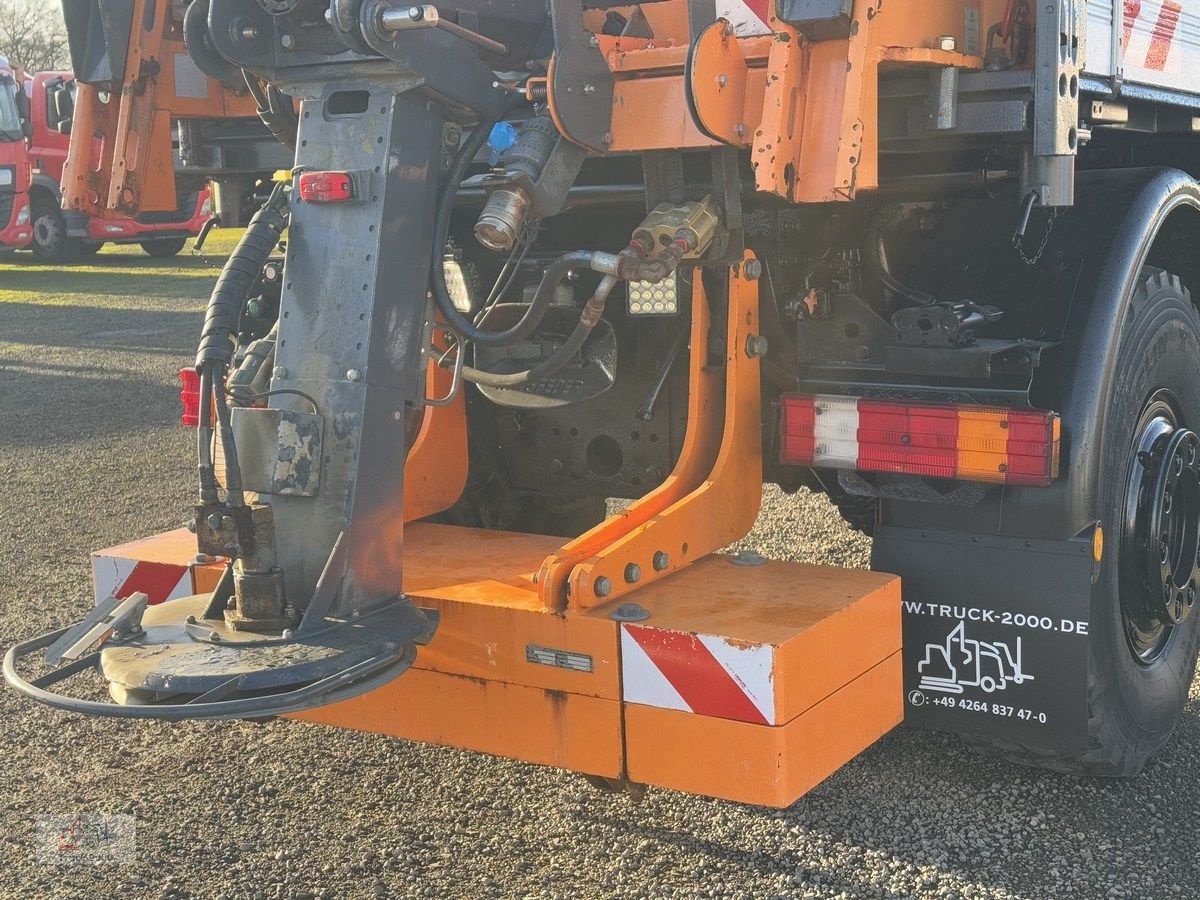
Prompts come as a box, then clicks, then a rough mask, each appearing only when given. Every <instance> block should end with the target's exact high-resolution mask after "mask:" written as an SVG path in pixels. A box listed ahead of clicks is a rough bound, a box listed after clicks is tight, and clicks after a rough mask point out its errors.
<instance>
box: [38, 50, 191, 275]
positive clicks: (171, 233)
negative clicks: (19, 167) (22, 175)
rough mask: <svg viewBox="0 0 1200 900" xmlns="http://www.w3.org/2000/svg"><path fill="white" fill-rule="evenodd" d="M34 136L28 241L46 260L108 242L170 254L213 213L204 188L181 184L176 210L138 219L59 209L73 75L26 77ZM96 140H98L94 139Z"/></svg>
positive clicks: (94, 249) (72, 255) (89, 251)
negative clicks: (101, 216)
mask: <svg viewBox="0 0 1200 900" xmlns="http://www.w3.org/2000/svg"><path fill="white" fill-rule="evenodd" d="M25 91H26V95H27V97H28V100H29V107H30V122H31V125H32V137H31V138H30V147H29V157H30V163H31V164H32V167H33V172H32V179H31V184H30V187H29V199H30V208H31V212H30V214H29V215H30V217H31V219H32V222H31V225H32V242H31V243H30V245H29V249H30V250H32V251H33V253H34V255H35V256H37V257H38V258H39V259H41V260H44V261H48V262H49V261H64V260H69V259H74V258H76V257H79V256H91V255H93V254H95V253H96V252H98V251H99V250H100V248H101V247H103V246H104V245H105V244H107V243H114V244H138V245H140V246H141V247H142V249H143V250H145V251H146V252H147V253H148V254H150V255H151V256H155V257H169V256H174V255H175V254H177V253H178V252H179V251H180V250H182V249H183V247H184V245H185V244H186V243H187V239H188V238H190V237H195V236H196V235H198V234H199V233H200V231H201V229H202V228H203V227H204V224H205V223H206V222H207V221H208V220H209V218H211V216H212V201H211V199H210V197H209V191H208V188H207V187H206V186H203V184H201V185H200V186H199V187H198V188H197V186H196V185H182V184H181V185H180V187H179V190H178V193H177V194H176V197H177V203H176V206H175V208H174V209H170V210H166V211H163V212H152V213H145V214H143V215H139V216H137V217H119V218H112V219H101V218H98V217H95V216H89V215H87V214H85V213H83V212H78V211H74V210H63V209H62V208H61V207H62V181H63V166H64V165H65V164H66V161H67V153H68V150H69V148H70V144H71V128H72V123H73V119H74V113H75V94H76V84H75V76H74V75H72V74H71V73H70V72H40V73H38V74H37V75H34V76H33V77H32V78H29V79H27V80H26V81H25ZM95 143H98V141H97V142H95Z"/></svg>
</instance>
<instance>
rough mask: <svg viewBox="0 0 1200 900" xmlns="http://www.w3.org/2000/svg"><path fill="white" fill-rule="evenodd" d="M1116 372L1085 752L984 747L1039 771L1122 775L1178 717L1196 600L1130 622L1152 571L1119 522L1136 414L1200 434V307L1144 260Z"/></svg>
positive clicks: (1143, 601) (1197, 637)
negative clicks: (1145, 574)
mask: <svg viewBox="0 0 1200 900" xmlns="http://www.w3.org/2000/svg"><path fill="white" fill-rule="evenodd" d="M1114 371H1115V372H1116V373H1117V384H1116V387H1115V390H1114V396H1113V398H1112V402H1111V403H1110V404H1109V407H1108V414H1107V415H1106V417H1105V426H1104V433H1103V437H1102V464H1101V471H1102V472H1105V473H1109V474H1110V475H1111V477H1106V478H1105V479H1104V483H1103V485H1102V486H1101V501H1102V503H1101V509H1103V510H1104V519H1103V520H1102V524H1103V528H1104V534H1105V541H1104V544H1105V547H1106V549H1105V552H1104V557H1103V560H1102V562H1101V566H1100V575H1099V578H1098V579H1097V581H1096V584H1095V585H1094V587H1093V589H1092V599H1091V622H1090V625H1089V637H1088V640H1089V644H1088V749H1087V751H1086V752H1085V753H1084V754H1083V755H1082V756H1076V757H1066V756H1062V755H1060V754H1054V753H1050V752H1044V751H1031V750H1029V749H1028V748H1024V747H1019V746H1015V745H1011V744H1005V743H1003V742H991V743H989V744H987V745H984V746H987V748H988V749H991V750H994V751H999V752H1000V753H1001V755H1003V756H1005V757H1007V758H1009V759H1011V760H1013V761H1015V762H1020V763H1026V764H1030V765H1036V766H1040V767H1042V768H1048V769H1053V770H1056V771H1063V772H1070V773H1074V774H1082V775H1097V776H1107V777H1127V776H1132V775H1136V774H1138V773H1139V772H1140V771H1141V770H1142V769H1143V768H1144V767H1145V766H1146V764H1147V763H1148V762H1149V761H1150V760H1151V759H1153V757H1154V755H1155V754H1156V753H1158V752H1159V750H1161V749H1162V747H1163V745H1164V744H1165V743H1166V742H1167V739H1168V738H1169V737H1170V735H1171V732H1172V731H1173V730H1174V729H1175V726H1176V725H1178V723H1179V720H1180V718H1181V716H1182V714H1183V710H1184V706H1185V704H1186V702H1187V698H1188V688H1189V687H1190V685H1191V683H1192V678H1193V676H1194V675H1195V671H1196V655H1197V648H1198V646H1200V604H1197V608H1196V609H1195V610H1193V614H1192V615H1190V616H1188V617H1187V618H1185V619H1184V620H1183V621H1182V622H1181V623H1180V624H1176V625H1172V624H1171V623H1170V621H1169V620H1168V619H1166V618H1162V619H1160V620H1159V621H1158V624H1159V625H1161V626H1165V628H1164V629H1163V630H1160V631H1158V632H1155V631H1154V629H1153V628H1146V629H1145V631H1143V630H1142V626H1143V625H1147V624H1151V625H1152V623H1150V622H1148V621H1147V620H1143V619H1142V618H1141V614H1140V613H1139V614H1138V615H1137V617H1136V618H1137V619H1138V620H1139V623H1140V624H1139V625H1138V628H1137V629H1135V628H1134V627H1133V625H1134V624H1135V622H1134V621H1133V618H1131V610H1139V609H1143V607H1145V608H1149V607H1150V606H1151V605H1152V601H1151V595H1150V589H1149V586H1148V585H1149V583H1152V580H1151V582H1149V583H1148V582H1146V581H1144V580H1143V579H1142V576H1141V570H1139V568H1138V561H1139V560H1141V559H1144V558H1145V554H1146V550H1145V547H1146V544H1145V542H1144V541H1142V542H1140V543H1139V541H1138V540H1137V538H1136V535H1135V534H1131V533H1129V530H1128V529H1127V528H1126V527H1125V525H1124V524H1123V521H1122V520H1123V519H1125V518H1126V516H1125V512H1126V509H1127V502H1126V494H1127V492H1128V491H1129V486H1130V484H1131V483H1134V484H1136V482H1131V479H1133V478H1135V477H1136V475H1137V473H1135V472H1134V469H1133V467H1135V466H1144V465H1145V463H1143V462H1141V461H1139V459H1138V455H1137V453H1136V452H1135V449H1136V446H1137V444H1136V443H1135V442H1137V441H1138V439H1139V436H1141V435H1144V434H1146V433H1147V432H1146V430H1145V427H1144V426H1145V423H1147V422H1148V421H1157V417H1161V416H1164V415H1165V416H1166V418H1167V419H1169V418H1170V417H1171V416H1174V417H1176V418H1177V421H1176V422H1175V423H1173V427H1174V428H1179V427H1186V428H1188V429H1191V430H1192V431H1200V315H1198V314H1197V311H1196V307H1195V306H1194V305H1193V304H1192V300H1191V296H1190V294H1189V292H1188V291H1187V289H1186V288H1184V287H1183V285H1182V284H1181V283H1180V280H1179V278H1177V277H1176V276H1174V275H1171V274H1169V273H1167V272H1164V271H1162V270H1160V269H1154V268H1150V267H1147V268H1146V269H1144V270H1143V271H1142V278H1141V283H1140V285H1139V287H1138V288H1137V290H1136V291H1135V293H1134V295H1133V298H1132V300H1131V306H1130V310H1129V313H1128V315H1127V318H1126V322H1125V325H1124V327H1123V331H1122V334H1121V337H1120V345H1119V347H1118V348H1117V357H1116V368H1115V370H1114ZM1159 404H1162V405H1161V406H1160V405H1159ZM1148 417H1151V418H1148ZM1146 458H1147V459H1152V458H1151V457H1146ZM1147 468H1148V467H1147ZM1154 495H1155V496H1157V491H1156V492H1155V493H1154ZM1180 505H1181V506H1183V507H1184V509H1187V510H1192V507H1193V506H1194V504H1188V505H1184V504H1183V503H1182V502H1181V503H1180ZM1187 519H1188V520H1189V521H1192V522H1193V524H1195V522H1196V520H1200V511H1194V514H1192V512H1189V514H1188V516H1187ZM1185 540H1186V539H1185ZM1185 546H1188V547H1190V549H1187V550H1186V552H1190V553H1191V554H1192V560H1190V561H1188V562H1187V563H1185V567H1186V565H1188V564H1191V565H1192V566H1193V568H1192V569H1191V570H1190V571H1191V572H1192V573H1193V574H1194V573H1195V571H1196V569H1195V567H1194V559H1195V553H1196V550H1195V549H1194V545H1192V544H1190V541H1189V542H1188V543H1187V544H1185ZM1184 555H1185V554H1180V556H1179V558H1180V559H1182V558H1183V556H1184ZM1131 563H1132V564H1131ZM971 743H973V744H974V745H975V746H981V745H983V742H981V741H979V740H973V741H972V742H971Z"/></svg>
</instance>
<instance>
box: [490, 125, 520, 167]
mask: <svg viewBox="0 0 1200 900" xmlns="http://www.w3.org/2000/svg"><path fill="white" fill-rule="evenodd" d="M516 142H517V129H515V128H513V126H512V125H510V124H509V123H508V122H497V123H496V124H495V125H494V126H492V133H491V134H490V135H489V136H488V150H490V151H491V154H490V155H489V156H488V161H489V162H490V163H491V164H492V165H493V166H494V165H496V163H498V162H500V155H501V154H502V153H503V152H504V151H505V150H507V149H508V148H509V147H511V146H512V145H513V144H515V143H516Z"/></svg>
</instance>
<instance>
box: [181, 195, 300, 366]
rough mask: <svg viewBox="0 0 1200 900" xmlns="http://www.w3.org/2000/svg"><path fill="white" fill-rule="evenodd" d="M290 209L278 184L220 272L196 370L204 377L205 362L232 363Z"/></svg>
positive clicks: (209, 308)
mask: <svg viewBox="0 0 1200 900" xmlns="http://www.w3.org/2000/svg"><path fill="white" fill-rule="evenodd" d="M287 222H288V208H287V195H286V194H285V193H284V186H283V185H282V184H277V185H276V186H275V190H274V191H273V192H272V193H271V199H269V200H268V201H267V202H266V204H265V205H264V206H263V208H262V209H260V210H259V211H258V212H256V213H255V214H254V218H252V219H251V220H250V226H249V227H248V228H247V229H246V233H245V234H244V235H242V239H241V240H240V241H238V245H237V247H236V248H234V251H233V254H232V255H231V256H230V257H229V259H228V261H226V263H225V268H223V269H222V270H221V277H220V278H218V279H217V285H216V287H214V288H213V292H212V296H210V297H209V299H208V309H207V311H206V312H205V315H204V328H203V330H202V331H201V333H200V348H199V349H198V350H197V351H196V369H197V370H198V371H200V372H201V374H203V368H204V366H205V364H206V363H217V364H219V365H220V366H222V367H223V368H226V369H227V368H228V367H229V365H230V364H231V363H232V362H233V335H234V334H235V333H236V331H237V325H238V320H239V319H240V318H241V315H242V307H243V306H244V305H245V303H246V298H247V297H249V296H250V292H251V291H252V290H254V286H255V285H256V284H257V283H258V279H259V278H260V277H261V276H262V269H263V266H264V265H266V263H267V259H268V258H269V257H270V255H271V253H272V252H273V251H274V249H275V245H276V244H278V243H279V236H280V235H281V234H283V230H284V229H285V228H286V227H287Z"/></svg>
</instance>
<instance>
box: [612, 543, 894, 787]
mask: <svg viewBox="0 0 1200 900" xmlns="http://www.w3.org/2000/svg"><path fill="white" fill-rule="evenodd" d="M747 561H749V562H758V560H754V559H751V560H746V559H741V560H739V562H747ZM629 601H633V602H636V603H637V604H638V605H639V606H641V607H642V608H643V609H644V610H645V612H646V613H648V614H649V615H648V617H647V618H645V619H643V620H641V621H637V622H630V621H627V622H623V623H622V624H621V693H622V699H623V700H624V703H625V752H626V765H627V769H628V774H629V778H630V779H632V780H633V781H637V782H643V783H647V784H658V785H663V786H666V787H671V788H675V789H678V790H684V791H692V792H694V793H700V794H708V795H710V796H719V797H725V798H727V799H730V800H737V801H741V802H748V803H761V804H765V805H769V806H786V805H788V804H790V803H793V802H794V801H795V800H796V799H797V798H798V797H800V796H801V795H802V794H803V793H804V792H805V791H808V790H810V789H811V788H812V787H813V786H814V785H816V784H817V783H819V782H820V781H822V780H824V779H825V778H827V777H828V776H829V775H831V774H832V773H833V772H834V771H836V770H837V769H838V768H840V767H841V766H842V765H843V764H844V763H846V762H847V761H849V760H850V759H852V758H853V757H854V756H855V755H857V754H858V753H860V752H861V751H862V750H863V749H865V748H866V747H868V746H870V744H872V743H874V742H875V741H876V740H878V739H879V737H880V736H882V735H883V734H885V733H886V732H887V731H889V730H890V729H891V728H892V727H893V726H895V725H897V724H899V722H900V719H901V717H902V715H903V690H902V680H901V668H900V581H899V579H897V578H895V577H894V576H891V575H884V574H882V573H878V572H862V571H853V570H845V569H834V568H826V567H823V566H809V565H803V564H800V563H786V562H774V561H761V563H760V564H757V565H753V564H752V565H741V564H738V563H736V562H734V561H733V558H731V557H727V556H719V555H718V556H712V557H709V558H708V559H704V560H701V561H699V562H697V563H694V564H693V565H691V566H689V567H688V568H686V569H683V570H681V571H679V572H677V573H675V574H674V575H672V576H671V577H670V578H668V579H664V580H663V581H660V582H657V583H655V584H652V585H647V586H646V587H644V588H642V589H640V590H638V591H637V592H635V593H633V594H631V595H628V596H626V597H625V598H623V600H622V601H620V602H629ZM617 605H619V603H618V604H610V605H608V606H605V607H602V608H601V609H599V610H597V611H595V612H593V613H590V614H589V615H607V614H609V613H611V612H612V611H613V609H614V608H616V606H617Z"/></svg>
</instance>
